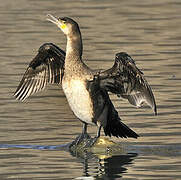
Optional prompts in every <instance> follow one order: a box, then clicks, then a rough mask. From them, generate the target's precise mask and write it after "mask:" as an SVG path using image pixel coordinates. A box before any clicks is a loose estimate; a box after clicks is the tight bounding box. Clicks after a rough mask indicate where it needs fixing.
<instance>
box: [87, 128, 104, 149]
mask: <svg viewBox="0 0 181 180" xmlns="http://www.w3.org/2000/svg"><path fill="white" fill-rule="evenodd" d="M101 128H102V126H99V127H98V130H97V135H96V136H95V137H94V138H92V139H91V141H90V143H89V144H87V145H86V147H92V146H93V145H94V144H95V143H96V141H97V139H98V138H99V137H100V135H101Z"/></svg>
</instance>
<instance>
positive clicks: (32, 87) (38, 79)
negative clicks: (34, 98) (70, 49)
mask: <svg viewBox="0 0 181 180" xmlns="http://www.w3.org/2000/svg"><path fill="white" fill-rule="evenodd" d="M64 60H65V52H64V51H63V50H61V49H60V48H58V47H57V46H56V45H54V44H52V43H46V44H43V45H42V46H41V47H40V48H39V51H38V54H37V55H36V56H35V58H34V59H33V60H32V61H31V62H30V64H29V66H28V68H27V70H26V72H25V74H24V76H23V78H22V80H21V81H20V83H19V86H18V87H17V89H16V91H15V93H14V96H15V97H16V99H18V100H21V101H24V100H25V99H26V98H28V97H29V96H30V95H32V94H34V93H36V92H39V91H41V90H43V89H45V87H46V85H47V84H48V83H51V84H54V83H56V84H60V83H61V79H62V76H63V70H64Z"/></svg>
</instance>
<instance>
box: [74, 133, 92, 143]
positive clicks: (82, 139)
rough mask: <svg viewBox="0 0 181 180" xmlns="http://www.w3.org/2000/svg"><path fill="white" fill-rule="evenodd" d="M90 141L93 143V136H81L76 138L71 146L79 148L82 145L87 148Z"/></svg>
mask: <svg viewBox="0 0 181 180" xmlns="http://www.w3.org/2000/svg"><path fill="white" fill-rule="evenodd" d="M88 141H91V136H90V135H89V134H87V133H84V134H80V135H79V136H77V137H76V139H75V140H74V141H73V142H72V143H71V146H79V145H80V144H81V145H82V146H85V145H86V144H87V142H88Z"/></svg>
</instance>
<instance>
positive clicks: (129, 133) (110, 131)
mask: <svg viewBox="0 0 181 180" xmlns="http://www.w3.org/2000/svg"><path fill="white" fill-rule="evenodd" d="M109 102H110V104H109V108H108V114H107V124H106V126H105V127H103V128H104V133H105V135H106V136H107V135H108V136H110V137H111V136H116V137H121V138H127V137H130V138H137V137H139V135H138V134H136V133H135V132H134V131H133V130H131V129H130V128H129V127H128V126H126V125H125V124H124V123H123V122H121V119H120V118H119V115H118V112H117V111H116V110H115V108H114V106H113V104H112V103H111V101H109Z"/></svg>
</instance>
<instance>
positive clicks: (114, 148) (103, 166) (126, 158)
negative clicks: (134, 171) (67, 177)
mask: <svg viewBox="0 0 181 180" xmlns="http://www.w3.org/2000/svg"><path fill="white" fill-rule="evenodd" d="M69 150H70V153H71V155H72V156H75V157H76V158H78V159H79V160H80V162H81V163H82V164H83V175H82V177H77V178H76V179H97V180H98V179H111V180H114V179H117V178H120V177H122V174H123V173H126V171H127V168H126V167H125V165H128V164H133V160H134V159H135V157H136V156H137V153H128V152H126V150H125V149H124V146H123V145H120V144H117V143H114V142H113V141H110V140H108V139H107V138H104V137H100V138H99V140H98V143H97V144H95V146H94V148H92V147H91V150H90V149H87V150H85V149H83V150H82V151H81V148H78V149H77V148H71V147H70V148H69Z"/></svg>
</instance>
